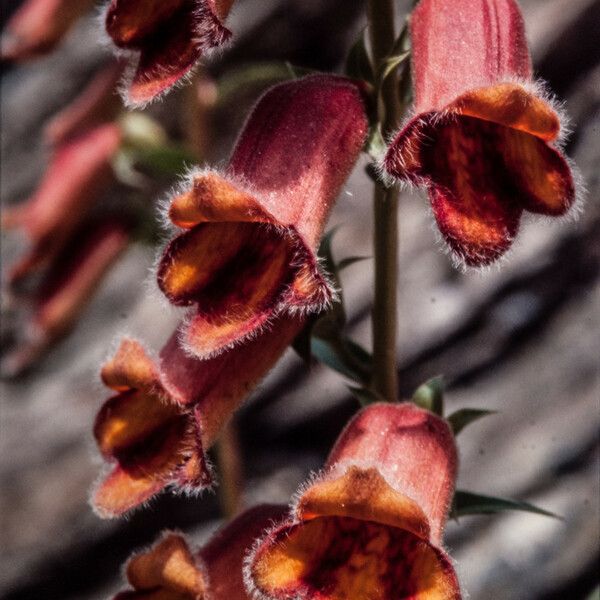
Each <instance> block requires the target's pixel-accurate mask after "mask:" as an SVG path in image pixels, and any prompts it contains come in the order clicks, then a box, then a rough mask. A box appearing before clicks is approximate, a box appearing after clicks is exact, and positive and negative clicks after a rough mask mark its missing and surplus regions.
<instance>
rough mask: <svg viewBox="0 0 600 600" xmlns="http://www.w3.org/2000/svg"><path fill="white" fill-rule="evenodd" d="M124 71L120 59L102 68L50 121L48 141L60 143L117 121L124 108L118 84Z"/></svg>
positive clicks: (47, 127) (45, 132)
mask: <svg viewBox="0 0 600 600" xmlns="http://www.w3.org/2000/svg"><path fill="white" fill-rule="evenodd" d="M122 74H123V64H122V63H120V62H118V61H113V62H111V63H109V64H108V65H106V66H104V67H103V68H101V69H100V70H99V71H98V72H97V73H96V74H95V75H94V76H93V77H92V79H91V81H90V82H89V83H88V84H87V86H86V87H85V88H84V89H83V91H82V92H81V93H80V94H79V95H78V96H77V97H76V98H75V99H74V100H73V102H71V103H69V104H68V105H67V106H65V107H64V108H63V109H62V110H61V111H60V112H59V113H57V114H56V115H54V116H53V117H52V118H51V119H50V121H48V123H47V124H46V126H45V127H44V138H45V140H46V141H47V142H48V143H49V144H50V145H52V146H59V145H61V144H63V143H65V142H66V141H68V140H69V139H72V138H74V137H77V136H78V135H79V134H81V133H83V132H85V131H86V130H90V129H92V128H94V127H96V126H97V125H100V124H102V123H109V122H112V121H115V120H116V118H117V116H118V114H119V112H120V110H121V104H120V102H119V98H118V96H117V95H116V92H115V87H116V85H117V82H118V81H119V79H120V77H121V75H122Z"/></svg>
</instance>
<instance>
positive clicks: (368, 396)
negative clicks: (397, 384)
mask: <svg viewBox="0 0 600 600" xmlns="http://www.w3.org/2000/svg"><path fill="white" fill-rule="evenodd" d="M348 389H349V390H350V393H351V394H352V395H353V396H354V397H355V398H356V399H357V400H358V401H359V402H360V403H361V404H362V405H363V406H368V405H369V404H373V403H374V402H381V400H382V399H381V397H380V396H378V395H377V394H376V393H375V392H374V391H373V390H369V389H367V388H364V387H353V386H350V385H349V386H348Z"/></svg>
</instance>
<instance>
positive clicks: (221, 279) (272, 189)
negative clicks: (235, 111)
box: [157, 75, 368, 358]
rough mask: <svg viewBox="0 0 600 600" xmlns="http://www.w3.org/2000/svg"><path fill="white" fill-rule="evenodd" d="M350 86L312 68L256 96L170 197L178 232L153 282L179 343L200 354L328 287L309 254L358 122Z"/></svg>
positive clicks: (356, 141)
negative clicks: (224, 144) (208, 165)
mask: <svg viewBox="0 0 600 600" xmlns="http://www.w3.org/2000/svg"><path fill="white" fill-rule="evenodd" d="M367 127H368V125H367V120H366V116H365V108H364V104H363V100H362V97H361V92H360V90H359V88H358V87H357V86H356V85H355V84H354V83H353V82H351V81H350V80H348V79H345V78H342V77H337V76H333V75H314V76H309V77H305V78H302V79H297V80H293V81H290V82H286V83H282V84H280V85H277V86H275V87H273V88H271V89H270V90H269V91H268V92H266V94H265V95H264V96H263V97H262V98H261V99H260V100H259V102H258V104H257V105H256V107H255V108H254V110H253V111H252V113H251V115H250V117H249V119H248V121H247V123H246V126H245V128H244V130H243V132H242V134H241V136H240V138H239V140H238V142H237V144H236V147H235V149H234V152H233V154H232V156H231V159H230V161H229V165H228V167H227V168H226V170H225V172H223V173H219V172H217V171H213V170H203V171H200V172H197V173H193V174H192V176H191V177H190V182H189V183H188V184H186V185H185V186H184V187H183V188H182V189H181V191H179V192H178V193H177V194H176V195H175V197H174V198H173V199H172V200H171V202H170V204H169V206H168V209H167V215H168V219H169V221H170V223H171V224H172V225H174V226H176V227H177V228H179V230H180V231H183V232H182V233H180V234H179V235H177V236H176V237H175V238H174V239H173V240H172V241H171V242H170V243H169V244H168V245H167V247H166V249H165V251H164V254H163V256H162V258H161V260H160V262H159V265H158V272H157V278H158V284H159V287H160V288H161V290H162V291H163V293H164V294H165V295H166V296H167V298H168V299H169V300H170V301H171V302H172V303H173V304H175V305H178V306H184V307H190V309H189V310H188V314H187V318H186V325H185V328H184V336H183V338H182V344H183V345H184V346H185V348H186V349H187V350H188V351H189V352H190V353H192V354H194V355H195V356H198V357H200V358H210V357H213V356H216V355H218V354H219V353H221V352H223V351H226V350H227V349H230V348H232V347H233V346H235V345H236V344H239V343H241V342H244V341H246V340H248V339H251V338H252V337H254V336H256V335H257V334H258V333H260V332H261V331H262V330H263V329H265V328H266V327H268V326H269V325H270V323H272V321H273V320H274V319H275V318H277V317H278V316H280V315H294V314H301V315H304V314H307V313H310V312H318V311H320V310H322V309H323V308H324V307H326V306H327V305H328V304H329V303H330V302H331V300H332V298H333V297H334V294H335V290H333V289H332V287H331V285H330V283H329V281H328V279H327V276H326V275H325V274H324V273H323V272H322V271H321V269H320V267H319V264H318V259H317V256H316V252H315V251H316V247H317V245H318V243H319V240H320V237H321V234H322V232H323V228H324V226H325V222H326V220H327V217H328V215H329V212H330V210H331V208H332V206H333V203H334V201H335V200H336V198H337V195H338V193H339V191H340V189H341V187H342V185H343V184H344V182H345V180H346V178H347V177H348V175H349V174H350V171H351V169H352V167H353V165H354V163H355V162H356V160H357V158H358V155H359V153H360V150H361V147H362V145H363V142H364V139H365V136H366V133H367Z"/></svg>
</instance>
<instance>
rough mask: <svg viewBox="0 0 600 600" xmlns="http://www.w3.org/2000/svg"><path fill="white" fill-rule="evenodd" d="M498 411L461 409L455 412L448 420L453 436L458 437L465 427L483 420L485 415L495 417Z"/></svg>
mask: <svg viewBox="0 0 600 600" xmlns="http://www.w3.org/2000/svg"><path fill="white" fill-rule="evenodd" d="M497 413H498V411H496V410H482V409H477V408H461V409H460V410H457V411H456V412H453V413H452V414H451V415H450V416H449V417H448V418H447V420H448V422H449V423H450V427H451V428H452V431H453V432H454V435H458V434H459V433H460V432H461V431H462V430H463V429H464V428H465V427H466V426H467V425H470V424H471V423H473V422H475V421H477V420H479V419H481V418H483V417H487V415H495V414H497Z"/></svg>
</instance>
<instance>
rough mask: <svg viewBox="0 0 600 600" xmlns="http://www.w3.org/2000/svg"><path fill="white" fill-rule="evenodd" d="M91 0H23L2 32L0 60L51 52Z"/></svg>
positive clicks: (86, 8) (30, 56)
mask: <svg viewBox="0 0 600 600" xmlns="http://www.w3.org/2000/svg"><path fill="white" fill-rule="evenodd" d="M92 4H93V0H26V1H25V2H23V4H22V5H21V6H20V7H19V9H18V10H17V11H16V12H15V13H14V14H13V15H12V17H11V18H10V20H9V21H8V23H7V24H6V28H5V30H4V32H3V33H2V41H1V44H2V49H1V52H0V56H1V58H2V60H27V59H31V58H35V57H37V56H40V55H42V54H47V53H48V52H51V51H52V50H54V48H56V46H58V44H59V43H60V42H61V40H62V39H63V37H64V36H65V34H66V33H67V32H68V31H69V29H71V27H72V26H73V24H74V23H75V22H76V21H77V19H79V17H80V16H81V15H83V14H84V13H85V12H86V11H87V10H89V9H90V8H91V6H92Z"/></svg>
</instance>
